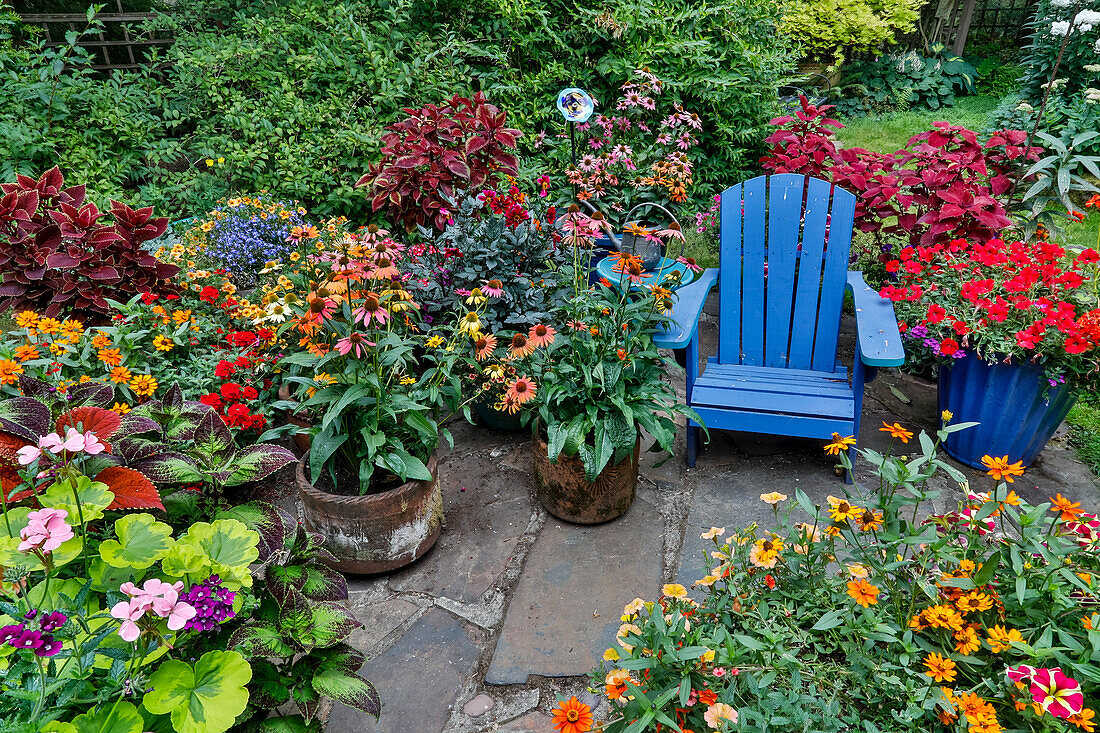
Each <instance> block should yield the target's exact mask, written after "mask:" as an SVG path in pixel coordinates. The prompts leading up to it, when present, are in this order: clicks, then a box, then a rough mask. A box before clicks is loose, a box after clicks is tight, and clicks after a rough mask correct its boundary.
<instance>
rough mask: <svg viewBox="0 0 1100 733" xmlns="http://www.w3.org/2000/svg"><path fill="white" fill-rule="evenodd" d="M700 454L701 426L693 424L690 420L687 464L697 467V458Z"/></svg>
mask: <svg viewBox="0 0 1100 733" xmlns="http://www.w3.org/2000/svg"><path fill="white" fill-rule="evenodd" d="M698 455H699V428H697V427H695V426H694V425H692V424H691V421H690V420H688V426H687V455H686V456H685V457H686V458H687V465H688V468H695V458H696V457H697V456H698Z"/></svg>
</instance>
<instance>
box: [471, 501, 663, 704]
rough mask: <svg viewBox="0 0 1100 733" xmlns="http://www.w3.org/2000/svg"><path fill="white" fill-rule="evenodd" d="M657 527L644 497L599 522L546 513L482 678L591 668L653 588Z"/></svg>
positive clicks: (511, 680) (492, 680) (508, 679)
mask: <svg viewBox="0 0 1100 733" xmlns="http://www.w3.org/2000/svg"><path fill="white" fill-rule="evenodd" d="M662 527H663V521H662V518H661V515H660V513H659V512H658V511H657V507H656V506H655V505H654V504H653V503H651V502H650V501H648V500H647V499H646V498H644V497H642V496H639V497H638V498H637V499H635V501H634V505H633V506H632V507H631V508H630V510H629V511H628V512H627V513H626V514H625V515H623V516H622V517H620V518H619V519H616V520H614V521H612V522H608V523H607V524H603V525H597V526H591V527H581V526H576V525H570V524H566V523H564V522H561V521H558V520H556V519H548V520H547V522H546V524H545V525H544V526H543V528H542V532H541V533H540V535H539V538H538V540H537V541H536V542H535V545H534V546H533V547H532V548H531V551H530V554H529V555H528V558H527V564H526V566H525V567H524V570H523V575H522V576H521V577H520V580H519V583H518V584H517V586H516V589H515V592H514V593H513V595H512V599H511V602H510V603H509V606H508V613H507V615H506V616H505V619H504V628H503V631H502V632H501V635H500V640H499V641H498V642H497V647H496V651H495V653H494V654H493V660H492V663H491V664H490V666H489V670H488V672H487V673H486V675H485V681H486V683H488V684H491V685H506V684H523V683H524V682H526V681H527V677H528V676H529V675H532V674H537V675H541V676H544V677H566V676H576V675H584V674H586V673H587V672H588V671H589V670H590V669H592V667H594V666H595V665H596V664H597V663H598V662H599V660H600V658H601V655H602V654H603V651H604V649H606V648H607V647H608V646H609V645H610V644H611V643H612V642H613V641H614V639H615V632H616V631H617V630H618V627H619V616H620V615H621V614H622V607H623V606H624V605H626V604H627V603H629V602H630V601H631V600H632V599H633V598H634V597H635V596H649V597H651V596H652V595H653V594H654V593H655V592H656V591H657V590H658V586H659V584H660V578H661V548H662V539H661V530H662Z"/></svg>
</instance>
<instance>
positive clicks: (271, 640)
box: [229, 621, 297, 657]
mask: <svg viewBox="0 0 1100 733" xmlns="http://www.w3.org/2000/svg"><path fill="white" fill-rule="evenodd" d="M229 646H230V647H231V648H233V649H237V650H239V651H240V652H242V653H243V654H246V655H248V656H249V657H292V656H294V653H295V652H296V651H297V650H296V649H295V648H294V647H293V646H291V645H290V644H288V643H287V641H286V640H285V639H283V636H282V634H281V633H279V630H278V629H277V628H276V627H275V624H274V623H271V622H265V621H250V622H248V623H246V624H245V625H243V626H241V627H240V628H239V629H237V630H236V631H234V632H233V635H232V636H231V637H229Z"/></svg>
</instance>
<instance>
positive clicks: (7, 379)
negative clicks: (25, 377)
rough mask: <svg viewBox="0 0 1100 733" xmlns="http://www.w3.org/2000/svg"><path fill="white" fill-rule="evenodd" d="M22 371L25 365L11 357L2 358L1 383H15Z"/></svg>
mask: <svg viewBox="0 0 1100 733" xmlns="http://www.w3.org/2000/svg"><path fill="white" fill-rule="evenodd" d="M22 373H23V367H22V366H20V365H19V364H18V363H16V362H14V361H12V360H11V359H0V384H15V383H16V382H18V381H19V375H20V374H22Z"/></svg>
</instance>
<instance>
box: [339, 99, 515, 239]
mask: <svg viewBox="0 0 1100 733" xmlns="http://www.w3.org/2000/svg"><path fill="white" fill-rule="evenodd" d="M404 111H405V112H406V113H408V114H409V117H408V119H405V120H402V121H400V122H396V123H394V124H392V125H390V126H388V127H387V128H386V130H387V132H386V134H384V135H383V136H382V159H381V160H380V161H378V162H377V163H375V164H373V165H372V166H370V169H369V170H368V171H367V173H366V175H364V176H363V177H362V178H360V179H359V181H358V182H357V183H356V184H355V185H356V186H367V185H369V186H370V190H371V195H372V201H371V206H372V208H373V210H374V211H378V210H379V209H384V210H386V211H387V212H388V213H389V214H390V215H391V216H392V217H393V218H394V219H395V220H396V221H399V222H400V223H402V224H403V225H404V226H405V228H406V229H409V230H412V229H413V228H415V227H417V226H431V227H434V228H435V229H437V230H439V231H443V230H444V229H445V228H446V226H447V219H448V212H447V207H448V206H449V204H448V201H454V200H456V199H457V198H458V196H459V194H460V193H461V192H463V191H467V190H480V189H482V188H491V187H492V185H493V184H494V183H495V181H496V180H497V178H498V177H499V176H502V175H506V174H507V175H514V174H515V173H516V172H517V161H516V156H515V155H514V154H513V153H511V152H509V151H510V150H511V149H514V148H515V147H516V141H517V140H518V139H519V137H520V135H521V133H520V131H519V130H514V129H512V128H509V127H508V126H507V116H506V114H505V113H504V112H502V111H501V110H499V109H498V108H497V107H495V106H494V105H492V104H489V103H488V102H487V101H486V99H485V95H484V94H482V93H481V92H478V93H477V94H475V95H474V96H473V98H472V99H470V98H467V97H459V96H455V97H453V98H452V99H451V101H450V102H448V103H446V104H444V105H435V104H429V105H427V106H426V107H423V108H421V109H406V110H404Z"/></svg>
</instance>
